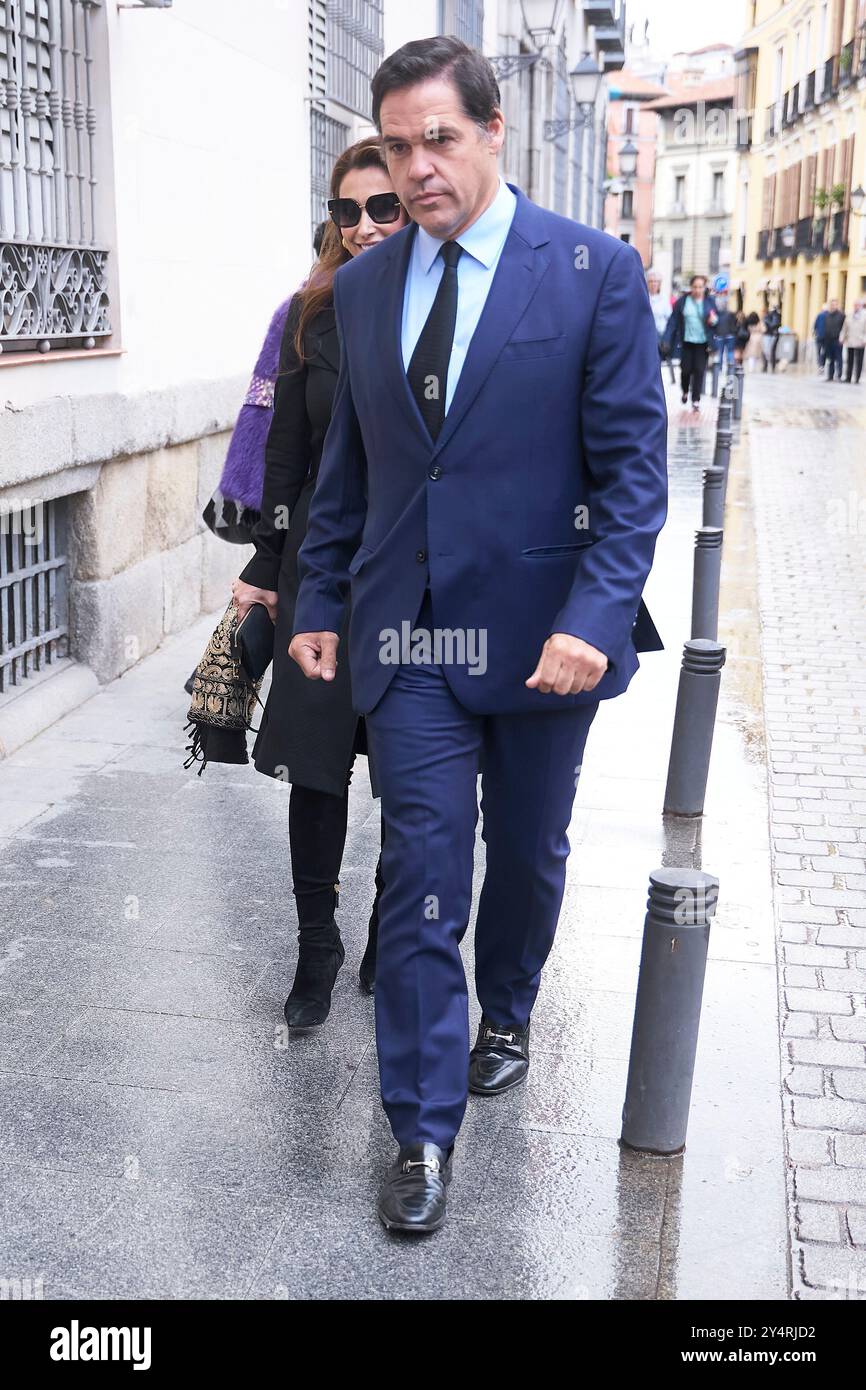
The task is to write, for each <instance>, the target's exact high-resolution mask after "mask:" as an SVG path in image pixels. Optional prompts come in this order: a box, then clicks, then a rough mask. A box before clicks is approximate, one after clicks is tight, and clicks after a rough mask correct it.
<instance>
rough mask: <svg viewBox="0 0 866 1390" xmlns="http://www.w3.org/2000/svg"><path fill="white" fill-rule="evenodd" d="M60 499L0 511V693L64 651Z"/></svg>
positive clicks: (65, 621)
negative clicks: (15, 509)
mask: <svg viewBox="0 0 866 1390" xmlns="http://www.w3.org/2000/svg"><path fill="white" fill-rule="evenodd" d="M65 552H66V498H65V497H60V498H56V499H54V500H52V501H50V502H38V503H34V504H33V505H31V506H24V507H20V508H19V509H18V510H17V511H13V510H9V511H0V695H6V694H8V693H9V691H10V690H11V689H12V688H13V687H14V686H18V685H21V684H22V683H23V682H24V681H25V680H27V678H28V677H29V676H32V675H35V674H37V673H38V672H40V671H43V670H45V669H46V668H47V667H49V666H51V665H52V664H53V663H54V662H56V661H58V660H59V659H60V658H61V657H63V656H66V654H67V642H68V633H69V622H68V612H67V602H66V553H65Z"/></svg>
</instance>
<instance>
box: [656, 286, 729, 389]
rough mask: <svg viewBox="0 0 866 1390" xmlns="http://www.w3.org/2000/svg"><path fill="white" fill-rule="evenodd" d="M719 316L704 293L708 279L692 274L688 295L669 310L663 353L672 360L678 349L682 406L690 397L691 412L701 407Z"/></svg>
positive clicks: (710, 296) (711, 301)
mask: <svg viewBox="0 0 866 1390" xmlns="http://www.w3.org/2000/svg"><path fill="white" fill-rule="evenodd" d="M718 321H719V313H718V310H717V308H716V304H715V300H714V299H713V297H712V295H711V294H708V293H707V277H706V276H705V275H693V276H692V278H691V280H690V281H689V292H688V294H681V295H680V297H679V299H678V300H677V302H676V304H675V305H674V307H673V310H672V311H671V316H670V318H669V319H668V322H667V325H666V327H665V331H664V338H663V350H664V353H665V355H667V354H668V353H670V355H671V356H672V357H673V356H675V355H676V353H677V349H679V353H680V361H681V369H680V377H681V389H682V400H683V405H686V404H687V402H688V399H689V391H691V397H692V410H695V411H697V410H700V408H701V391H702V390H703V385H704V376H705V375H706V370H707V359H708V357H709V355H710V353H711V352H712V350H713V345H714V340H715V330H716V325H717V323H718Z"/></svg>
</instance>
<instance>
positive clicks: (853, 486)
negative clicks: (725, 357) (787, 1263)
mask: <svg viewBox="0 0 866 1390" xmlns="http://www.w3.org/2000/svg"><path fill="white" fill-rule="evenodd" d="M864 390H866V387H864V386H854V385H851V384H847V383H846V384H841V385H840V384H838V383H826V382H824V381H822V380H817V379H815V378H814V377H810V376H808V375H806V374H799V375H797V376H792V375H785V376H783V377H779V378H771V379H769V380H764V379H762V380H761V382H760V387H759V389H758V390H756V392H755V396H756V399H755V402H754V403H753V404H750V405H749V408H748V409H747V410H746V421H747V425H746V434H745V437H744V447H746V448H747V449H748V451H749V454H750V466H751V475H752V484H753V492H754V507H755V525H756V529H757V532H758V535H759V537H760V544H759V585H758V594H759V602H760V611H761V621H762V654H763V662H764V673H765V674H764V688H765V700H764V704H765V718H766V727H767V747H768V780H769V793H770V815H771V835H772V857H773V880H774V897H775V904H776V917H777V933H778V956H779V997H780V1015H781V1022H782V1031H781V1050H782V1061H783V1072H784V1087H785V1101H784V1119H785V1136H786V1148H787V1190H788V1220H789V1230H790V1239H791V1248H792V1281H793V1283H792V1290H793V1296H794V1297H795V1298H796V1299H854V1300H858V1301H863V1300H866V1139H864V1135H866V911H864V907H866V603H864V590H866V584H864V577H866V571H864V537H866V500H864V496H863V439H864V427H866V395H864Z"/></svg>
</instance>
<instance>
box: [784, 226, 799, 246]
mask: <svg viewBox="0 0 866 1390" xmlns="http://www.w3.org/2000/svg"><path fill="white" fill-rule="evenodd" d="M796 235H797V234H796V232H795V231H794V228H793V227H792V225H791V223H790V222H789V223H788V225H787V227H783V228H782V245H783V246H784V247H786V248H787V250H788V251H790V250H791V247H792V246H793V245H794V242H795V240H796Z"/></svg>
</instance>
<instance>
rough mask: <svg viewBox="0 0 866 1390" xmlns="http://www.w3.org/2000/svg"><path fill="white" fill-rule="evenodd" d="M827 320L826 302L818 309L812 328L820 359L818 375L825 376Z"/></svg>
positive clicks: (816, 352) (816, 351) (816, 350)
mask: <svg viewBox="0 0 866 1390" xmlns="http://www.w3.org/2000/svg"><path fill="white" fill-rule="evenodd" d="M826 322H827V305H826V304H822V305H821V308H820V309H819V311H818V313H817V315H816V317H815V324H814V327H813V328H812V333H813V335H814V338H815V355H816V357H817V359H818V375H819V376H823V374H824V363H825V361H826V353H825V351H824V325H825V324H826Z"/></svg>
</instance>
